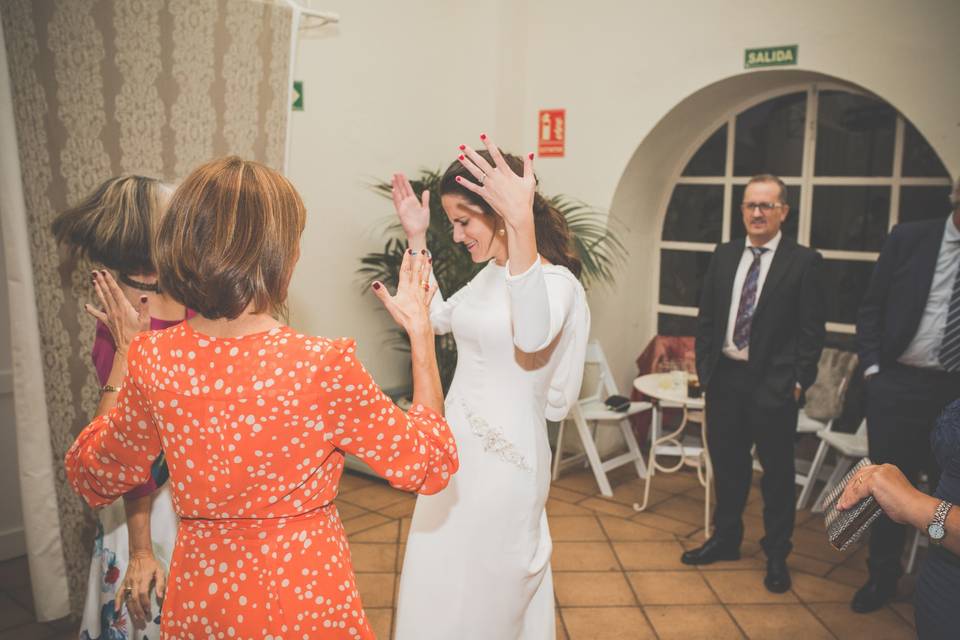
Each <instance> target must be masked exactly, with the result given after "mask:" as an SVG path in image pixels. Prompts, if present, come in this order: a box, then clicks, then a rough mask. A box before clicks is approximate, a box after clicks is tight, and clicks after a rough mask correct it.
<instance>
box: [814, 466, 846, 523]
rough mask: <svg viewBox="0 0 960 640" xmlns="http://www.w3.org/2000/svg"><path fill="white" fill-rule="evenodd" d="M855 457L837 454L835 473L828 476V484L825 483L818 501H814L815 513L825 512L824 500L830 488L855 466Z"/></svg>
mask: <svg viewBox="0 0 960 640" xmlns="http://www.w3.org/2000/svg"><path fill="white" fill-rule="evenodd" d="M853 462H854V461H853V459H852V458H848V457H847V456H845V455H842V454H837V462H836V466H835V467H834V468H833V473H831V474H830V477H829V478H827V484H826V485H824V487H823V491H821V492H820V495H819V496H817V501H816V502H815V503H814V509H813V511H814V512H815V513H823V510H824V506H825V505H824V504H823V500H824V498H826V497H827V494H828V493H830V490H831V489H833V488H834V487H835V486H837V483H838V482H840V481H841V480H843V476H844V474H846V473H847V471H849V470H850V467H852V466H853Z"/></svg>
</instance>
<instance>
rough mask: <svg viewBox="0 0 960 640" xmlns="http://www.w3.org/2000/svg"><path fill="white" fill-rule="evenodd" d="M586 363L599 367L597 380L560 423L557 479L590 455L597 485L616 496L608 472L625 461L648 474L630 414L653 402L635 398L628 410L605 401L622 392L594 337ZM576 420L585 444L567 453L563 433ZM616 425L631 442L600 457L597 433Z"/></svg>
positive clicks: (555, 458)
mask: <svg viewBox="0 0 960 640" xmlns="http://www.w3.org/2000/svg"><path fill="white" fill-rule="evenodd" d="M584 364H585V366H586V367H588V368H589V367H595V368H596V369H597V376H596V378H597V382H596V385H595V386H594V388H593V390H592V392H591V393H589V394H588V395H585V396H583V397H581V398H580V400H578V401H577V403H576V404H574V406H573V408H572V409H571V410H570V415H569V416H567V419H566V420H564V421H563V422H561V423H560V431H559V433H558V434H557V448H556V451H555V452H554V456H553V479H554V480H556V479H557V478H558V477H559V475H560V469H561V467H563V466H565V465H567V464H570V463H573V462H576V461H581V460H583V459H584V457H586V459H587V462H588V463H589V465H590V468H591V469H592V470H593V475H594V477H595V478H596V479H597V485H598V486H599V487H600V492H601V493H602V494H603V495H604V496H606V497H608V498H609V497H611V496H613V489H611V488H610V480H608V479H607V472H608V471H611V470H612V469H616V468H618V467H622V466H623V465H625V464H630V463H633V465H634V467H636V470H637V476H638V477H640V478H644V477H646V475H647V467H646V464H645V463H644V461H643V454H642V453H641V452H640V446H639V445H638V444H637V439H636V437H635V436H634V434H633V429H632V428H631V426H630V421H629V420H628V418H629V417H630V416H633V415H636V414H638V413H640V412H642V411H649V410H650V408H651V406H652V405H651V404H650V403H649V402H631V403H630V408H629V409H627V410H626V411H625V412H620V411H613V410H611V409H609V408H607V406H606V405H605V404H604V402H603V401H604V400H606V399H607V398H608V397H610V396H612V395H618V394H619V392H618V391H617V387H616V385H615V384H614V381H613V374H612V373H611V372H610V365H608V364H607V358H606V356H604V354H603V349H602V348H601V347H600V344H599V343H598V342H597V341H595V340H593V341H591V342H590V343H589V344H588V345H587V354H586V358H585V363H584ZM568 420H569V421H572V422H573V424H574V425H575V426H576V428H577V433H578V434H579V435H580V444H581V445H582V447H583V452H582V453H577V454H574V455H572V456H568V457H564V456H563V433H564V426H565V425H566V423H567V421H568ZM603 425H607V426H616V427H619V429H620V433H621V435H622V436H623V440H624V442H625V443H626V445H627V451H626V453H621V454H620V455H617V456H614V457H612V458H609V459H607V460H602V459H601V458H600V453H599V451H598V450H597V443H596V436H597V432H598V431H599V427H600V426H603Z"/></svg>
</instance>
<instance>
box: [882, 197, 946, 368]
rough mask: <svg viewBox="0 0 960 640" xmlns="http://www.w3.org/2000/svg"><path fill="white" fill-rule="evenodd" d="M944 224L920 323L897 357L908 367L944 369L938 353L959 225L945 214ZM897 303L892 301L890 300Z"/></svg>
mask: <svg viewBox="0 0 960 640" xmlns="http://www.w3.org/2000/svg"><path fill="white" fill-rule="evenodd" d="M946 224H947V228H946V230H944V232H943V241H942V242H941V243H940V253H939V254H938V255H937V266H936V267H935V269H934V272H933V281H932V282H931V283H930V295H929V296H928V297H927V306H925V307H924V308H923V315H922V316H921V317H920V325H919V326H918V327H917V333H916V335H914V336H913V340H911V341H910V344H908V345H907V348H906V349H904V351H903V353H902V354H900V357H899V358H897V361H898V362H900V363H901V364H905V365H909V366H911V367H921V368H924V369H943V365H942V364H940V359H939V358H938V357H937V354H938V352H939V351H940V345H941V344H942V343H943V328H944V326H946V324H947V312H948V311H949V309H950V296H951V295H953V283H954V282H956V279H957V269H960V229H957V225H955V224H953V216H948V217H947V222H946ZM892 303H893V304H896V302H895V301H892Z"/></svg>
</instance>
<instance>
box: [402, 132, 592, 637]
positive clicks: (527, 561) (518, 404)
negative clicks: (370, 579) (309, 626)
mask: <svg viewBox="0 0 960 640" xmlns="http://www.w3.org/2000/svg"><path fill="white" fill-rule="evenodd" d="M481 138H482V139H484V141H485V143H486V146H487V151H486V152H482V151H481V152H476V151H474V150H472V149H470V148H468V147H466V146H461V147H460V149H461V151H462V154H461V155H460V158H459V162H455V163H454V164H453V165H451V167H450V168H449V169H448V170H447V172H446V174H445V175H444V178H443V181H442V186H441V194H440V195H441V202H442V204H443V208H444V211H445V212H446V214H447V216H448V217H449V218H450V222H451V224H452V225H453V239H454V240H455V241H456V242H460V243H463V244H464V245H465V246H466V248H467V250H468V251H469V252H470V255H471V256H472V258H473V260H474V262H487V266H486V267H485V268H484V269H483V270H482V271H481V272H480V273H478V274H477V275H476V277H474V279H473V280H471V281H470V282H469V283H468V284H467V285H466V286H464V287H463V288H462V289H461V290H460V291H458V292H456V293H455V294H454V295H453V296H451V297H449V298H447V299H445V300H444V299H443V298H442V297H441V295H440V294H441V293H442V292H440V293H438V295H436V296H435V297H434V300H433V303H432V304H431V307H430V315H431V319H432V321H433V326H434V330H435V331H436V332H437V333H438V334H442V333H447V332H450V331H453V334H454V338H455V339H456V343H457V353H458V356H457V368H456V372H455V374H454V378H453V382H452V384H451V386H450V390H449V392H448V393H447V398H446V417H447V420H448V422H449V423H450V426H451V428H452V430H453V432H454V435H455V436H456V440H457V447H458V448H459V451H460V471H459V472H458V473H457V475H456V476H454V478H453V479H452V480H451V482H450V484H449V486H448V487H447V488H446V489H445V490H443V491H441V492H440V493H438V494H436V495H431V496H419V497H418V498H417V505H416V509H415V511H414V514H413V520H412V522H411V525H410V534H409V537H408V539H407V548H406V556H405V558H404V563H403V572H402V575H401V577H400V594H399V602H398V607H397V624H396V636H395V637H396V638H397V640H433V639H436V640H452V639H454V638H455V639H457V640H468V639H477V640H480V639H482V640H510V639H513V638H518V639H519V638H522V639H523V640H541V639H551V640H552V639H553V638H554V637H555V632H556V626H555V625H556V623H555V619H554V597H553V579H552V575H551V572H550V553H551V550H552V543H551V540H550V531H549V528H548V526H547V516H546V511H545V510H544V506H545V504H546V501H547V492H548V490H549V488H550V458H551V454H550V446H549V443H548V442H547V430H546V423H545V420H561V419H563V418H564V417H565V416H566V414H567V411H568V409H569V408H570V406H571V405H572V403H573V402H575V401H576V399H577V396H578V393H579V391H580V383H581V380H582V377H583V358H584V352H585V349H586V343H587V336H588V333H589V328H590V311H589V309H588V307H587V303H586V298H585V295H584V291H583V287H582V286H581V285H580V282H579V281H578V279H577V276H578V275H579V272H580V262H579V260H577V258H576V257H575V256H574V255H573V253H572V250H571V248H570V247H571V242H570V235H569V231H568V229H567V226H566V222H565V220H564V218H563V216H562V215H561V214H560V213H559V212H557V211H556V210H555V209H553V208H552V207H550V205H549V203H547V201H546V200H545V199H544V198H543V197H542V196H540V194H538V193H537V192H536V178H535V177H534V174H533V168H532V164H533V162H532V160H533V154H530V155H529V156H528V157H527V158H526V159H524V160H520V159H519V158H516V157H515V156H509V155H508V156H504V155H501V153H500V151H498V150H497V148H496V146H494V145H493V144H492V142H490V141H489V140H487V139H486V137H485V136H481ZM393 198H394V204H395V206H396V209H397V213H398V215H399V217H400V221H401V223H402V225H403V228H404V230H405V232H406V233H407V238H408V241H409V247H410V249H411V250H412V251H421V250H424V249H426V248H427V247H426V230H427V227H428V226H429V220H430V217H429V207H428V202H429V194H428V193H424V194H423V195H422V199H421V200H419V201H418V200H417V198H416V195H415V194H414V192H413V189H412V188H411V186H410V183H409V181H408V180H407V179H406V178H405V177H404V176H403V175H401V174H397V175H396V176H394V181H393Z"/></svg>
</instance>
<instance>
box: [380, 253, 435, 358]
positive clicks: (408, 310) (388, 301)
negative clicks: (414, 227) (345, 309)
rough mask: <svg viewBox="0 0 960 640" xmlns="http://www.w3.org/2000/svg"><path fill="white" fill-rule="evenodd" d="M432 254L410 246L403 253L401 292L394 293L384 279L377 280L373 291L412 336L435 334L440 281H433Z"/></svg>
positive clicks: (397, 321) (399, 287) (398, 284)
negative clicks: (432, 307)
mask: <svg viewBox="0 0 960 640" xmlns="http://www.w3.org/2000/svg"><path fill="white" fill-rule="evenodd" d="M430 262H431V259H430V255H429V254H428V253H427V252H426V251H413V250H410V249H408V250H407V251H406V252H404V254H403V262H402V263H401V265H400V276H399V279H398V282H397V292H396V293H395V294H394V295H390V292H389V291H387V288H386V287H385V286H384V285H383V283H382V282H374V283H373V293H374V295H376V296H377V297H378V298H379V299H380V302H382V303H383V306H384V307H386V309H387V311H388V312H389V313H390V315H391V316H392V317H393V320H394V321H395V322H396V323H397V324H398V325H400V326H401V327H403V329H404V331H406V332H407V335H409V336H410V337H411V338H414V337H417V336H419V337H431V339H432V335H433V327H432V326H431V324H430V301H431V300H432V299H433V294H434V293H436V291H437V285H436V284H434V285H431V284H430Z"/></svg>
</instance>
